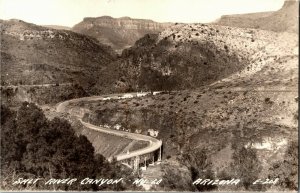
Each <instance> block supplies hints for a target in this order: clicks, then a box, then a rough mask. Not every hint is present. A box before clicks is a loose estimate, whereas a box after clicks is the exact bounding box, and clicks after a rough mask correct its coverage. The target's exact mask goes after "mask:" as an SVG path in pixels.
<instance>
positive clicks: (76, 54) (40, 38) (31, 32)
mask: <svg viewBox="0 0 300 193" xmlns="http://www.w3.org/2000/svg"><path fill="white" fill-rule="evenodd" d="M0 24H1V86H10V85H28V86H24V87H23V88H25V89H26V91H25V93H26V92H27V93H30V91H29V89H30V88H31V86H30V85H44V84H56V85H57V86H59V85H64V86H65V87H66V85H69V87H68V88H69V89H72V88H70V87H72V86H75V85H76V87H78V88H81V89H83V90H84V91H85V92H86V93H87V94H95V93H100V92H104V91H107V90H109V89H110V87H111V85H110V82H109V80H108V74H109V75H110V76H112V75H113V70H112V66H109V64H110V63H111V62H112V61H114V60H115V59H116V54H115V52H114V51H113V50H112V49H111V48H110V47H108V46H106V45H103V44H101V43H99V42H98V41H97V40H96V39H93V38H90V37H87V36H84V35H81V34H77V33H74V32H71V31H65V30H55V29H50V28H45V27H41V26H38V25H34V24H30V23H26V22H23V21H20V20H9V21H3V20H2V21H1V23H0ZM110 70H112V71H110ZM27 88H28V89H27ZM39 88H40V87H39ZM48 88H50V87H48ZM68 88H66V89H68ZM46 92H48V91H46ZM60 93H61V92H58V93H55V94H57V95H59V94H60ZM16 94H17V93H16ZM31 94H32V95H36V94H35V93H31ZM53 94H54V93H53ZM69 94H72V93H68V95H69ZM35 97H38V96H35ZM65 98H68V96H65ZM33 101H34V100H33Z"/></svg>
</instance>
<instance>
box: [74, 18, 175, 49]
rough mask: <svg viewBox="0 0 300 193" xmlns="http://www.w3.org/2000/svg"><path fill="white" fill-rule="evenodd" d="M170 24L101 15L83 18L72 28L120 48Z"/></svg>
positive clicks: (130, 44)
mask: <svg viewBox="0 0 300 193" xmlns="http://www.w3.org/2000/svg"><path fill="white" fill-rule="evenodd" d="M168 26H170V24H169V23H157V22H154V21H152V20H144V19H132V18H130V17H121V18H112V17H110V16H103V17H97V18H91V17H88V18H84V20H83V21H82V22H80V23H79V24H76V25H75V26H74V27H73V28H72V30H73V31H75V32H79V33H82V34H86V35H89V36H92V37H95V38H96V39H98V40H99V41H100V42H101V43H104V44H107V45H110V46H112V48H114V49H115V50H119V51H120V50H122V49H124V48H127V47H129V46H132V45H133V44H134V42H135V41H137V40H138V39H140V38H141V37H143V36H144V35H145V34H148V33H158V32H161V31H163V30H164V29H166V28H167V27H168Z"/></svg>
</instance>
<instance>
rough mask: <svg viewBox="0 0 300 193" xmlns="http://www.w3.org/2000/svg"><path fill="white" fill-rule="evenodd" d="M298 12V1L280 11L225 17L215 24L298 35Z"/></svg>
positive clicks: (288, 2) (286, 2)
mask: <svg viewBox="0 0 300 193" xmlns="http://www.w3.org/2000/svg"><path fill="white" fill-rule="evenodd" d="M298 12H299V2H298V1H285V2H284V5H283V6H282V8H281V9H279V10H278V11H274V12H260V13H249V14H236V15H224V16H222V17H221V18H220V19H219V20H218V21H216V22H214V24H217V25H225V26H233V27H241V28H255V29H263V30H270V31H275V32H284V31H287V32H294V33H298V31H299V30H298Z"/></svg>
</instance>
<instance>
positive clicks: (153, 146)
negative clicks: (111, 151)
mask: <svg viewBox="0 0 300 193" xmlns="http://www.w3.org/2000/svg"><path fill="white" fill-rule="evenodd" d="M147 94H150V93H148V92H147V93H146V92H145V93H126V94H112V95H103V96H92V97H83V98H76V99H71V100H68V101H64V102H61V103H58V104H57V106H56V111H57V112H65V113H71V112H70V111H69V110H70V109H68V108H67V107H68V106H69V105H70V104H72V103H78V102H84V101H86V102H89V101H97V100H107V99H121V98H131V97H140V96H145V95H147ZM74 116H76V117H78V120H79V121H80V122H81V123H82V125H84V126H85V127H87V128H89V129H92V130H96V131H99V132H103V133H107V134H111V135H116V136H119V137H124V138H128V139H132V140H140V141H147V142H149V145H148V146H147V147H145V148H141V149H139V150H135V151H132V152H129V153H121V154H118V155H116V156H114V157H115V158H116V159H117V161H121V160H126V159H130V158H133V157H136V156H140V155H144V154H148V153H151V152H154V151H156V150H158V149H159V148H161V146H162V141H161V140H158V139H155V138H153V137H150V136H147V135H141V134H137V133H130V132H125V131H119V130H113V129H107V128H104V127H100V126H96V125H92V124H90V123H87V122H84V121H83V120H82V115H78V114H77V115H74ZM108 159H109V160H112V157H110V158H108Z"/></svg>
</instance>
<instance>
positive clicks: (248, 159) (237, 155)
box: [231, 147, 262, 190]
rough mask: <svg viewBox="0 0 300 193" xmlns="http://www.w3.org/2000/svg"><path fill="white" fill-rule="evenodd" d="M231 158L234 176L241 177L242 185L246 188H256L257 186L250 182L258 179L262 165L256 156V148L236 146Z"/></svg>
mask: <svg viewBox="0 0 300 193" xmlns="http://www.w3.org/2000/svg"><path fill="white" fill-rule="evenodd" d="M232 158H233V163H232V164H231V168H232V171H233V175H234V177H235V178H237V179H243V180H242V185H243V186H244V188H245V189H246V190H253V189H255V190H257V186H253V185H252V183H253V182H254V181H255V180H256V179H258V176H259V173H260V171H261V169H262V166H261V163H260V161H259V160H258V158H257V155H256V150H254V149H250V148H245V147H242V148H237V149H235V151H234V153H233V156H232Z"/></svg>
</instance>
